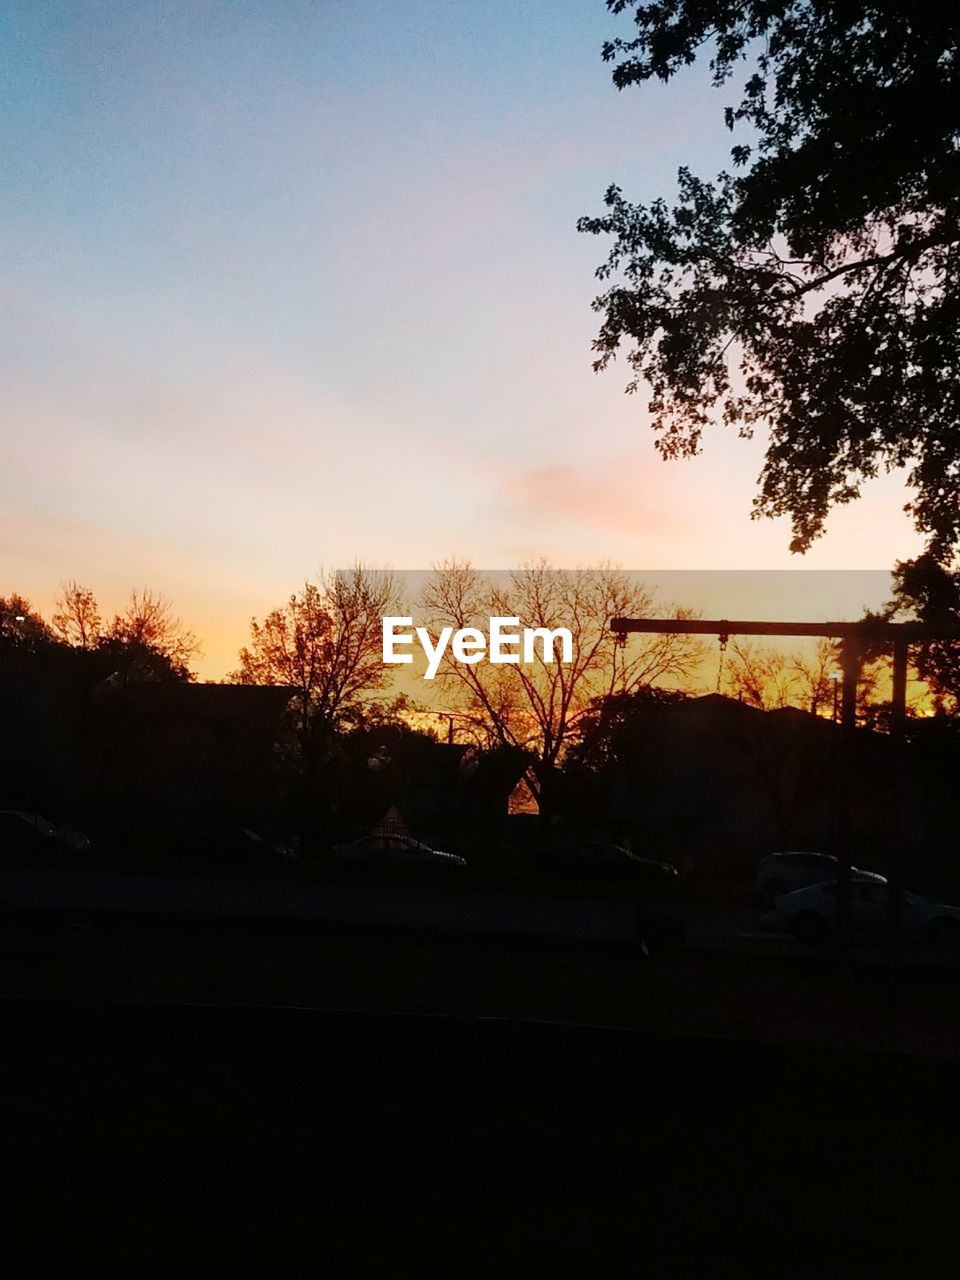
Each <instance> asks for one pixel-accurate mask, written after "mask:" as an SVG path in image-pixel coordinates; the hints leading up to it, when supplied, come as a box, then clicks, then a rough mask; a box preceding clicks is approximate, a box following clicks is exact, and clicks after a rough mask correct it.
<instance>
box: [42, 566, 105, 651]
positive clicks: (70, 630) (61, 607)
mask: <svg viewBox="0 0 960 1280" xmlns="http://www.w3.org/2000/svg"><path fill="white" fill-rule="evenodd" d="M51 621H52V623H53V628H54V630H55V631H56V632H57V634H58V635H59V636H60V637H61V638H62V639H63V640H65V641H66V642H67V644H71V645H73V646H74V647H75V648H78V649H92V648H93V647H94V645H95V644H96V643H97V641H98V640H99V639H100V636H101V634H102V631H103V620H102V619H101V617H100V609H99V606H98V604H97V598H96V596H95V595H94V594H93V592H92V591H91V590H90V588H89V587H82V586H81V585H80V584H79V583H78V582H76V581H75V580H74V579H71V580H70V581H69V582H66V583H63V584H61V587H60V594H59V595H58V596H57V597H56V599H55V600H54V614H53V618H52V619H51Z"/></svg>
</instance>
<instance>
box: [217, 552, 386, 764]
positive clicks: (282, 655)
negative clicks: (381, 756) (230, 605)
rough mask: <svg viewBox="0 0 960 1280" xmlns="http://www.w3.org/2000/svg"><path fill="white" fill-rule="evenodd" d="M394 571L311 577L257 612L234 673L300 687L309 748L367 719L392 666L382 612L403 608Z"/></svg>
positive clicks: (250, 680)
mask: <svg viewBox="0 0 960 1280" xmlns="http://www.w3.org/2000/svg"><path fill="white" fill-rule="evenodd" d="M396 597H397V587H396V583H395V582H394V580H393V577H392V576H391V575H390V574H385V573H371V572H369V571H368V570H365V569H363V568H362V567H360V566H357V567H356V568H355V569H353V570H352V571H350V572H348V573H338V574H334V575H330V576H327V577H325V578H322V579H321V581H320V582H319V583H311V582H307V583H305V584H304V587H303V590H302V591H301V592H299V593H297V592H295V593H294V594H293V595H291V596H290V598H289V600H287V602H286V604H284V605H283V606H282V607H281V608H279V609H274V610H273V611H272V612H271V613H269V614H267V616H266V617H265V618H264V619H263V621H262V622H258V621H257V619H256V618H252V619H251V620H250V644H249V645H248V646H246V647H244V648H243V649H241V650H240V665H239V667H238V668H237V670H236V671H234V672H233V673H232V674H231V676H230V678H231V679H233V680H236V681H238V682H239V683H241V684H280V685H288V686H289V687H290V688H291V689H293V690H295V691H296V703H297V715H298V736H299V741H300V746H301V748H302V749H304V750H306V749H308V748H309V747H310V746H311V745H316V743H317V741H318V740H320V739H324V738H326V737H327V736H328V735H329V733H330V732H331V731H335V730H337V729H339V728H341V727H345V726H347V725H349V724H350V723H352V722H356V721H357V720H358V719H362V712H363V709H364V706H365V703H366V702H367V701H368V700H369V699H370V697H371V695H374V694H376V693H378V692H379V691H380V690H382V689H383V688H384V686H385V685H386V684H387V682H388V680H389V676H390V673H389V671H388V669H387V668H385V667H384V665H383V661H382V657H383V653H382V634H383V632H382V619H383V617H384V615H389V614H391V613H396V612H397V609H398V608H399V605H398V604H397V599H396Z"/></svg>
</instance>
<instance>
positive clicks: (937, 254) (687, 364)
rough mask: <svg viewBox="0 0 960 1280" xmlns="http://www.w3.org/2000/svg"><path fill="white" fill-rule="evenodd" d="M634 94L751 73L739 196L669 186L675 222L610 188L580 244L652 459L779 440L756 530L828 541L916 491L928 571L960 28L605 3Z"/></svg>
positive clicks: (958, 352)
mask: <svg viewBox="0 0 960 1280" xmlns="http://www.w3.org/2000/svg"><path fill="white" fill-rule="evenodd" d="M607 3H608V8H609V9H610V10H611V12H612V13H614V14H623V13H626V12H628V11H631V12H632V14H633V18H634V22H635V24H636V34H635V36H634V38H632V39H618V40H613V41H611V42H609V43H608V44H607V45H606V46H605V47H604V50H603V56H604V58H605V60H607V61H610V62H613V63H615V67H614V71H613V79H614V83H615V84H616V85H617V86H618V87H619V88H623V87H625V86H627V85H633V84H639V83H643V82H645V81H647V80H651V79H659V80H669V79H671V77H673V76H674V75H675V74H676V73H677V72H678V71H679V70H680V69H681V68H683V67H684V66H686V65H688V64H690V63H693V62H695V61H698V60H701V59H709V65H710V68H711V70H712V72H713V78H714V83H715V84H716V85H720V84H722V83H723V82H725V81H727V80H728V79H729V78H730V77H731V76H732V75H733V73H734V70H735V68H737V67H738V66H739V65H740V64H741V63H743V64H744V65H745V67H746V72H745V74H746V80H745V84H744V87H743V95H742V98H741V100H740V102H739V105H738V106H735V107H728V108H727V109H726V111H725V119H726V123H727V126H728V127H729V128H730V129H733V128H734V127H735V126H737V125H742V126H744V127H745V130H746V132H745V134H744V140H743V141H742V142H740V143H739V144H738V145H736V146H734V147H733V148H732V152H731V157H732V161H733V168H734V170H735V171H736V172H735V174H734V175H732V174H730V173H727V172H722V173H720V174H719V175H717V177H716V178H715V179H713V180H712V181H708V180H705V179H702V178H700V177H697V176H695V175H694V174H693V173H692V172H691V171H690V170H689V169H688V168H681V169H680V171H679V194H678V198H677V200H676V202H675V203H674V204H673V205H672V207H671V205H670V204H668V203H667V201H666V200H665V199H658V200H655V201H654V202H653V203H652V204H650V205H646V206H644V205H634V204H631V203H630V202H629V201H628V200H627V199H626V198H625V197H624V195H623V193H622V191H621V190H620V188H619V187H616V186H611V187H610V188H609V190H608V191H607V193H606V199H605V204H606V212H605V213H604V214H603V215H602V216H600V217H590V218H583V219H581V220H580V223H579V228H580V230H582V231H586V232H590V233H593V234H603V235H609V236H612V237H613V246H612V248H611V250H610V253H609V256H608V258H607V260H606V262H605V263H604V265H603V266H601V267H600V269H599V270H598V272H597V275H598V277H599V278H600V279H601V280H603V281H604V283H605V285H606V291H605V292H604V293H603V294H601V295H600V297H598V298H597V299H596V300H595V303H594V307H595V309H596V310H597V311H598V312H599V313H600V314H601V315H602V318H603V319H602V325H601V328H600V332H599V335H598V337H597V339H596V341H595V344H594V346H595V350H596V351H597V353H598V356H597V360H596V362H595V368H597V369H603V368H605V367H607V365H608V364H609V362H610V361H611V360H612V359H613V358H614V357H615V356H616V355H617V354H618V352H620V351H621V349H625V350H626V359H627V361H628V363H629V365H630V366H631V368H632V372H633V376H632V380H631V382H630V383H629V387H628V390H631V391H632V390H636V389H637V388H638V387H639V386H640V384H641V383H644V384H647V385H649V387H650V390H651V399H650V412H651V414H652V417H653V426H654V429H655V430H656V431H657V433H658V447H659V449H660V451H661V453H662V454H663V455H664V456H665V457H668V458H671V457H679V456H686V455H690V454H695V453H697V452H699V449H700V444H701V435H702V432H703V430H704V428H705V427H706V426H707V425H708V423H710V422H711V421H713V420H714V419H716V418H721V419H722V420H723V421H724V422H725V423H727V424H730V425H734V426H736V427H737V428H738V429H739V431H740V434H741V435H744V436H750V435H751V434H752V433H753V431H754V429H755V428H757V427H762V428H763V429H765V430H767V431H768V432H769V437H768V443H767V450H766V459H765V463H764V467H763V471H762V473H761V476H760V482H759V492H758V494H757V496H756V498H755V501H754V515H755V516H757V515H767V516H783V515H786V516H789V517H790V519H791V521H792V530H793V537H792V542H791V549H792V550H794V551H800V552H802V551H805V550H806V549H807V548H808V547H809V546H810V544H811V542H812V541H813V540H814V539H815V538H817V537H818V536H820V535H821V534H822V532H823V529H824V522H825V520H826V517H827V515H828V513H829V511H830V510H831V508H832V507H833V506H835V505H836V504H840V503H847V502H850V501H851V500H852V499H854V498H856V497H857V496H858V495H859V492H860V487H861V484H862V482H863V481H864V480H867V479H870V478H872V477H874V476H876V475H877V474H878V473H879V472H881V471H883V470H889V469H892V468H900V467H906V468H907V469H908V485H909V486H910V488H911V489H912V490H913V493H914V496H913V498H912V500H911V502H910V503H909V505H908V507H907V509H908V510H909V511H910V512H911V513H912V516H913V520H914V522H915V524H916V527H917V528H918V530H920V531H921V532H922V533H923V534H924V535H925V536H926V537H927V539H928V541H929V545H930V548H931V550H932V551H933V552H934V553H935V554H936V555H937V556H940V557H942V556H944V555H945V554H946V553H947V552H948V551H949V550H950V548H951V547H953V546H955V545H956V544H957V542H958V539H960V288H958V285H960V58H958V44H960V16H958V12H957V10H956V9H955V8H954V7H952V6H950V5H929V4H916V3H913V0H909V2H908V0H890V2H885V3H883V4H879V5H871V6H867V7H864V6H861V5H854V4H837V3H834V2H833V0H746V2H745V3H736V4H734V3H731V2H730V0H671V3H664V4H637V3H635V2H629V0H607Z"/></svg>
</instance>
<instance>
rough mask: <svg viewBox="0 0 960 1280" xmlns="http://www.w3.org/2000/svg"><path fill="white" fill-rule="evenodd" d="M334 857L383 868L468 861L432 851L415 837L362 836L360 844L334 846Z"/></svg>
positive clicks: (457, 864)
mask: <svg viewBox="0 0 960 1280" xmlns="http://www.w3.org/2000/svg"><path fill="white" fill-rule="evenodd" d="M333 856H334V857H335V858H347V859H350V860H351V861H354V862H367V863H372V864H375V865H377V866H381V867H389V866H397V867H399V866H411V865H414V866H423V865H433V866H439V865H442V866H452V867H465V866H466V865H467V860H466V858H461V857H460V856H459V854H456V853H444V852H443V851H442V850H440V849H431V848H430V846H429V845H428V844H424V843H423V841H422V840H414V839H413V838H412V837H411V836H361V837H360V839H359V840H351V841H349V842H348V843H346V844H336V845H334V846H333Z"/></svg>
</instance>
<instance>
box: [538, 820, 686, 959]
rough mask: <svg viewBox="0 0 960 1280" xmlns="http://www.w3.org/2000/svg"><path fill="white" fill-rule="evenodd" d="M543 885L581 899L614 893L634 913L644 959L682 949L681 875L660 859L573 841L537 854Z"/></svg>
mask: <svg viewBox="0 0 960 1280" xmlns="http://www.w3.org/2000/svg"><path fill="white" fill-rule="evenodd" d="M534 866H535V868H536V871H537V874H538V880H539V883H540V885H542V886H544V887H546V886H550V888H549V890H548V891H549V892H556V891H557V890H559V891H560V892H561V893H563V894H571V893H574V894H576V895H578V896H586V895H591V894H603V895H607V894H612V895H614V896H616V897H618V898H626V899H628V900H630V901H632V902H633V903H634V905H635V908H636V919H637V941H638V943H639V944H640V947H641V950H642V951H643V952H644V954H646V955H652V954H654V953H656V952H658V951H661V950H664V949H672V948H675V947H678V946H680V945H682V943H683V939H684V926H683V923H682V920H681V919H680V917H679V916H678V915H677V914H676V911H675V908H676V907H677V906H678V897H679V886H680V874H679V872H678V871H677V868H676V867H673V866H671V865H670V863H668V862H661V861H660V860H659V859H657V858H644V857H641V856H640V854H637V853H633V852H632V851H631V850H630V849H625V848H624V847H623V846H622V845H619V844H613V843H611V842H609V841H604V840H580V841H576V840H572V841H567V842H566V843H563V844H556V845H548V846H546V847H545V848H541V849H537V850H535V851H534Z"/></svg>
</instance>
